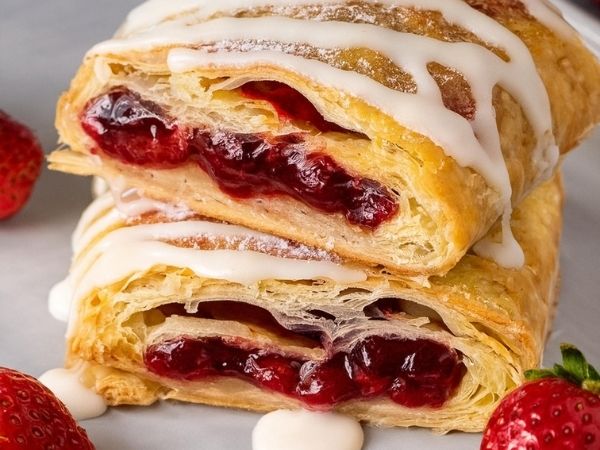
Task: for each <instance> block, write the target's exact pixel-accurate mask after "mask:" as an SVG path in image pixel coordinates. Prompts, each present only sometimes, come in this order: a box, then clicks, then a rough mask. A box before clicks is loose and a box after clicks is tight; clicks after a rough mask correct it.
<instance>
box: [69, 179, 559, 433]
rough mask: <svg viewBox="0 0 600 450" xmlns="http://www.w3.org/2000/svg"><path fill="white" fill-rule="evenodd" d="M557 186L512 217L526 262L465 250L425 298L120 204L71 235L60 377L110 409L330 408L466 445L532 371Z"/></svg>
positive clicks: (543, 312)
mask: <svg viewBox="0 0 600 450" xmlns="http://www.w3.org/2000/svg"><path fill="white" fill-rule="evenodd" d="M561 202H562V189H561V184H560V181H559V180H558V179H557V178H555V179H553V180H552V181H549V182H547V183H545V184H544V185H542V186H541V187H539V188H538V189H537V190H536V191H535V192H534V193H532V194H531V196H529V197H528V198H527V199H526V200H525V201H524V202H523V204H522V205H521V206H520V207H519V208H518V209H517V210H516V211H515V214H514V216H513V222H512V225H513V228H514V231H515V236H516V238H517V240H518V242H519V243H520V245H521V246H522V247H523V249H524V251H525V256H526V263H525V265H524V266H523V268H522V269H520V270H511V269H503V268H501V267H499V266H498V265H497V264H495V263H494V262H492V261H489V260H487V259H484V258H481V257H478V256H476V255H473V254H467V255H466V256H465V257H464V258H463V259H462V260H461V262H460V263H459V264H458V265H457V266H456V267H455V268H454V269H453V270H452V271H450V272H449V273H448V274H447V275H446V276H444V277H432V278H431V279H430V280H429V282H426V284H425V285H420V284H418V283H416V282H415V281H412V280H406V279H402V278H399V277H397V276H395V275H393V274H390V273H389V272H387V271H385V270H380V269H377V270H375V269H373V268H370V267H368V266H361V265H358V264H356V263H351V262H349V261H347V260H344V259H343V258H341V257H340V256H338V255H336V254H334V253H331V252H326V251H323V250H319V249H315V248H312V247H308V246H306V245H304V244H299V243H296V242H293V241H288V240H285V239H282V238H278V237H274V236H270V235H266V234H263V233H259V232H255V231H251V230H249V229H246V228H243V227H240V226H236V225H230V224H226V223H220V222H215V221H211V220H208V219H206V218H203V217H200V216H197V215H196V214H195V213H194V212H192V211H189V210H187V211H186V210H185V209H179V208H178V207H176V206H174V205H166V204H161V203H159V202H156V201H152V200H149V199H144V198H142V197H140V196H139V194H137V193H136V192H135V191H128V195H127V196H125V198H119V199H118V202H117V206H115V204H114V202H113V199H112V197H111V196H110V195H105V196H103V197H101V198H99V199H98V200H96V201H95V202H94V203H93V204H92V205H91V206H90V208H88V210H87V211H86V212H85V213H84V215H83V217H82V220H81V223H80V225H79V227H78V229H77V231H76V233H75V236H74V249H75V257H74V262H73V265H72V268H71V272H70V275H69V278H68V279H67V286H68V287H69V290H70V292H71V294H70V295H69V298H71V300H72V303H71V306H70V317H69V329H68V334H67V365H68V366H75V365H77V366H79V365H80V364H81V363H82V362H83V363H85V365H86V367H87V372H86V374H85V379H86V380H87V381H88V383H89V384H90V386H92V387H93V388H94V389H95V390H96V391H97V392H98V393H99V394H101V395H102V396H103V397H104V398H105V399H106V400H107V401H108V403H110V404H112V405H122V404H135V405H149V404H151V403H154V402H156V401H157V400H162V399H177V400H181V401H186V402H194V403H203V404H209V405H219V406H227V407H235V408H244V409H249V410H253V411H270V410H275V409H278V408H301V407H303V408H309V409H314V410H336V411H341V412H343V413H345V414H349V415H351V416H354V417H356V418H358V419H360V420H363V421H366V422H369V423H372V424H375V425H382V426H421V427H430V428H434V429H436V430H439V431H448V430H465V431H480V430H481V429H482V428H483V426H484V425H485V421H486V419H487V417H488V415H489V414H490V413H491V411H492V410H493V409H494V407H495V405H496V403H497V402H498V400H499V399H500V398H501V397H503V396H504V395H505V394H506V392H507V391H509V390H511V389H513V388H514V387H515V386H517V385H519V384H520V382H521V380H522V377H523V372H524V371H525V370H526V369H529V368H532V367H536V366H537V364H538V363H539V361H540V357H541V354H542V350H543V346H544V341H545V338H546V335H547V333H548V330H549V327H550V323H551V319H552V316H553V313H554V308H555V301H556V289H557V281H558V262H559V258H558V245H559V237H560V229H561Z"/></svg>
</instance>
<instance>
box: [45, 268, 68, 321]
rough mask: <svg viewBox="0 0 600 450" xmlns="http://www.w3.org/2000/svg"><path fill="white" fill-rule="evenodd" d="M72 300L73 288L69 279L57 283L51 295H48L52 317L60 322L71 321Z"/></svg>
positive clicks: (51, 290)
mask: <svg viewBox="0 0 600 450" xmlns="http://www.w3.org/2000/svg"><path fill="white" fill-rule="evenodd" d="M72 298H73V288H72V287H71V283H70V280H69V279H68V278H67V279H65V280H63V281H61V282H59V283H56V284H55V285H54V286H53V287H52V289H50V294H49V295H48V310H49V311H50V315H51V316H52V317H54V318H55V319H56V320H58V321H59V322H67V321H68V320H69V310H70V309H71V299H72Z"/></svg>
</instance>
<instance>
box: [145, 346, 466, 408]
mask: <svg viewBox="0 0 600 450" xmlns="http://www.w3.org/2000/svg"><path fill="white" fill-rule="evenodd" d="M144 361H145V364H146V367H147V368H148V370H150V371H151V372H153V373H155V374H157V375H159V376H162V377H167V378H174V379H180V380H188V381H193V380H201V379H205V378H209V377H218V376H229V377H236V378H241V379H243V380H247V381H250V382H252V383H254V384H256V385H258V386H261V387H264V388H267V389H270V390H273V391H276V392H279V393H282V394H285V395H287V396H290V397H294V398H296V399H299V400H300V401H302V402H303V403H305V404H306V405H307V406H310V407H313V408H317V409H327V408H332V407H334V406H335V405H336V404H338V403H340V402H344V401H347V400H352V399H365V398H373V397H380V396H388V397H389V398H390V399H391V400H393V401H394V402H396V403H398V404H400V405H403V406H406V407H413V408H414V407H422V406H428V407H440V406H442V405H443V404H444V403H445V402H446V401H447V400H448V399H449V398H450V397H451V396H452V395H453V394H454V392H455V391H456V389H457V387H458V385H459V384H460V381H461V380H462V377H463V376H464V373H465V367H464V365H463V364H462V362H461V361H460V357H459V355H458V353H457V352H456V351H454V350H451V349H450V348H448V347H447V346H445V345H443V344H440V343H437V342H434V341H430V340H427V339H416V340H410V339H405V338H401V337H381V336H370V337H367V338H365V339H362V340H361V341H360V342H359V343H358V344H356V345H355V346H354V348H352V349H351V350H350V351H348V352H338V353H335V354H333V355H331V356H330V357H329V358H328V359H326V360H324V361H311V360H304V359H301V358H294V357H290V356H285V355H283V354H280V353H277V352H274V351H272V350H271V351H270V350H264V349H258V348H252V347H251V346H250V347H249V346H248V344H246V345H243V342H231V341H226V340H224V339H222V338H218V337H211V338H205V339H191V338H187V337H180V338H176V339H171V340H167V341H164V342H161V343H158V344H154V345H152V346H150V347H149V348H147V350H146V352H145V354H144Z"/></svg>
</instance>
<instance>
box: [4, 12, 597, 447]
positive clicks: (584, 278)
mask: <svg viewBox="0 0 600 450" xmlns="http://www.w3.org/2000/svg"><path fill="white" fill-rule="evenodd" d="M215 1H217V0H215ZM137 3H138V2H137V1H135V0H102V1H92V0H44V1H42V0H0V108H1V109H4V110H5V111H7V112H9V113H10V114H12V115H13V116H14V117H16V118H18V119H20V120H21V121H24V122H26V123H27V124H29V126H31V127H32V128H33V129H34V130H35V131H36V133H37V135H38V136H39V137H40V139H41V141H42V143H43V145H44V147H45V150H46V151H51V150H52V149H53V148H54V146H55V145H56V140H57V137H56V133H55V131H54V126H53V118H54V107H55V103H56V100H57V98H58V95H59V93H60V92H61V91H63V90H64V89H66V88H67V86H68V83H69V80H70V79H71V77H72V76H73V74H74V73H75V70H76V69H77V67H78V66H79V63H80V62H81V58H82V56H83V55H84V53H85V51H86V50H87V49H88V48H89V47H91V46H92V45H93V44H94V43H96V42H98V41H100V40H102V39H104V38H107V37H108V36H110V35H111V34H112V32H113V31H114V30H115V29H116V27H117V26H118V24H119V23H120V22H121V21H122V19H123V18H124V16H125V14H126V12H127V11H128V10H129V9H131V7H133V6H134V5H136V4H137ZM599 147H600V133H599V132H598V131H597V132H596V133H595V135H594V136H593V138H592V139H590V140H588V141H587V142H586V143H585V144H584V145H582V146H581V148H580V149H578V150H577V151H576V152H575V153H574V154H572V155H571V156H569V158H568V159H567V160H566V162H565V164H564V172H565V182H566V190H567V202H566V205H565V221H564V226H565V229H564V238H563V245H562V257H561V260H562V267H563V272H562V293H561V304H560V308H559V313H558V319H557V321H556V325H555V328H554V329H555V331H554V333H553V334H552V338H551V342H550V344H549V346H548V352H547V354H546V360H547V361H548V362H549V363H550V362H551V361H554V360H555V359H556V357H557V353H558V352H557V349H556V346H557V343H558V342H561V341H563V340H567V341H570V342H573V343H576V344H577V345H579V346H580V347H581V348H582V349H583V350H585V351H587V353H588V354H589V356H590V357H591V359H592V360H595V361H596V362H598V363H600V345H599V343H600V327H599V325H598V323H599V322H600V298H599V297H600V296H599V291H600V273H599V270H598V268H599V266H600V148H599ZM89 192H90V189H89V180H87V179H83V178H78V177H75V176H67V175H62V174H56V173H50V172H48V171H45V172H44V174H43V176H42V178H41V180H40V182H39V184H38V186H37V189H36V191H35V194H34V196H33V198H32V201H31V202H30V204H29V205H28V206H27V208H26V209H25V211H23V212H22V213H21V214H20V215H18V216H17V217H15V218H14V219H11V220H9V221H5V222H0V366H8V367H13V368H16V369H19V370H22V371H25V372H28V373H31V374H33V375H40V374H41V373H43V372H44V371H45V370H47V369H50V368H53V367H58V366H61V364H62V355H63V351H64V344H63V334H64V325H63V324H61V323H58V322H55V321H54V320H53V319H52V318H51V316H50V315H49V313H48V312H47V305H46V299H47V293H48V290H49V289H50V287H51V286H52V285H53V284H54V283H55V282H57V281H59V280H61V279H62V278H63V277H64V276H65V274H66V272H67V269H68V265H69V259H70V246H69V239H70V234H71V232H72V230H73V228H74V227H75V224H76V221H77V219H78V216H79V215H80V213H81V211H82V210H83V208H84V207H85V206H86V205H87V203H88V202H89V201H90V198H91V197H90V194H89ZM258 418H259V416H258V415H255V414H250V413H245V412H238V411H226V410H221V409H217V408H210V407H202V406H193V405H176V404H172V403H171V404H161V405H155V406H152V407H148V408H113V409H111V410H110V411H109V412H108V413H107V414H105V415H104V416H103V417H100V418H98V419H94V420H90V421H85V422H83V425H84V427H85V428H86V429H87V430H88V432H89V433H90V436H91V438H92V439H93V441H94V442H95V444H96V446H97V448H98V450H109V449H119V450H127V449H142V448H143V449H148V450H150V449H157V450H159V449H181V450H184V449H206V450H217V449H219V450H233V449H236V450H237V449H249V448H250V435H251V430H252V427H253V425H254V424H255V423H256V421H257V420H258ZM366 437H367V443H366V445H365V449H366V450H384V449H395V450H402V449H417V448H419V449H421V450H433V449H441V450H475V449H477V448H478V447H479V436H477V435H470V436H468V435H463V434H460V433H455V434H451V435H448V436H443V437H440V436H435V435H433V434H431V433H430V432H428V431H424V430H374V429H370V428H367V430H366ZM332 450H334V449H332Z"/></svg>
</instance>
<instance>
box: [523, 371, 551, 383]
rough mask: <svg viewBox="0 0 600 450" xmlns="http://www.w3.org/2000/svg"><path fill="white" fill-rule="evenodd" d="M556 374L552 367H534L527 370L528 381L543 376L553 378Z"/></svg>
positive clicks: (539, 378)
mask: <svg viewBox="0 0 600 450" xmlns="http://www.w3.org/2000/svg"><path fill="white" fill-rule="evenodd" d="M553 377H556V374H555V373H554V372H553V371H552V370H550V369H532V370H528V371H526V372H525V378H526V379H527V381H535V380H541V379H542V378H553Z"/></svg>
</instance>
